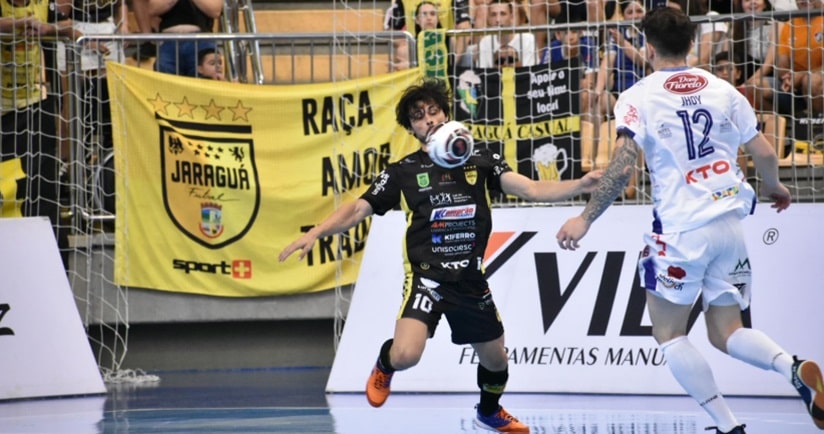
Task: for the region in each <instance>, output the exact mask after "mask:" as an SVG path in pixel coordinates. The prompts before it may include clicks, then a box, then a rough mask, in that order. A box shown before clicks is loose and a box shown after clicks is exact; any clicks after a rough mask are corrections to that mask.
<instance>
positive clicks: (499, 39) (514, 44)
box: [478, 0, 538, 68]
mask: <svg viewBox="0 0 824 434" xmlns="http://www.w3.org/2000/svg"><path fill="white" fill-rule="evenodd" d="M488 8H489V11H488V14H489V15H488V16H487V26H488V27H495V28H498V29H500V31H498V32H497V33H494V34H489V35H485V36H484V37H483V38H481V41H480V42H479V43H478V67H479V68H494V67H503V66H511V67H516V66H532V65H535V64H536V63H538V62H537V61H538V56H537V52H536V51H535V36H534V35H532V34H531V33H516V32H513V31H511V30H509V31H507V30H505V29H506V28H507V27H513V25H514V16H513V7H512V3H510V2H509V1H507V0H493V1H492V3H491V4H490V5H489V6H488Z"/></svg>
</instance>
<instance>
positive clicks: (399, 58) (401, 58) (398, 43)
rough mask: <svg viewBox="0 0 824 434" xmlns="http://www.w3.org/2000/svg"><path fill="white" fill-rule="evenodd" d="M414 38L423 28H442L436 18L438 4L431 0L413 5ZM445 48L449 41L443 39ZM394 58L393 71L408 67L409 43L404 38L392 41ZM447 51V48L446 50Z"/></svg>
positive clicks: (418, 35)
mask: <svg viewBox="0 0 824 434" xmlns="http://www.w3.org/2000/svg"><path fill="white" fill-rule="evenodd" d="M414 17H415V32H414V33H413V34H414V35H415V39H416V40H417V39H418V38H419V37H420V35H421V32H422V31H424V30H435V29H440V28H442V26H441V21H440V19H439V18H438V5H436V4H435V3H434V2H431V1H428V0H427V1H422V2H420V3H418V6H417V7H415V15H414ZM445 42H446V46H447V49H448V47H449V41H445ZM393 45H394V52H395V58H394V59H393V61H392V65H391V67H392V68H391V69H392V70H393V71H397V70H401V69H406V68H409V44H408V43H407V40H406V39H396V40H395V41H393ZM447 51H448V50H447Z"/></svg>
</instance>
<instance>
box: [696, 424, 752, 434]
mask: <svg viewBox="0 0 824 434" xmlns="http://www.w3.org/2000/svg"><path fill="white" fill-rule="evenodd" d="M746 427H747V425H745V424H742V425H738V426H737V427H735V428H733V429H732V431H727V432H723V431H721V430H720V429H718V427H714V426H708V427H706V428H704V431H709V430H711V429H714V430H715V434H747V432H746V431H744V428H746Z"/></svg>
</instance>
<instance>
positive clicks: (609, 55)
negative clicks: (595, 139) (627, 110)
mask: <svg viewBox="0 0 824 434" xmlns="http://www.w3.org/2000/svg"><path fill="white" fill-rule="evenodd" d="M619 7H620V10H621V18H622V19H623V20H624V21H640V20H641V19H642V18H644V14H645V13H646V10H645V8H644V4H643V3H642V2H641V1H640V0H625V1H622V2H621V3H620V4H619ZM608 31H609V39H608V41H607V47H606V52H605V53H604V57H603V58H602V59H601V62H600V65H598V75H597V77H596V80H595V92H594V94H595V95H594V98H593V104H594V107H593V108H594V109H595V112H594V113H595V114H596V115H598V116H597V117H596V119H597V118H598V117H600V116H604V115H607V114H610V113H612V107H613V106H614V105H615V100H616V99H617V98H618V95H619V94H620V93H621V92H623V91H625V90H627V89H629V88H630V87H632V85H634V84H635V83H636V82H637V81H638V80H640V79H641V78H642V77H644V76H645V75H646V51H645V47H644V35H643V33H641V31H639V30H638V29H637V28H636V27H635V26H634V25H628V26H620V27H617V28H615V27H611V28H609V29H608ZM596 125H597V123H596Z"/></svg>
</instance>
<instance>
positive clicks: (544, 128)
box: [0, 0, 824, 381]
mask: <svg viewBox="0 0 824 434" xmlns="http://www.w3.org/2000/svg"><path fill="white" fill-rule="evenodd" d="M397 1H401V0H397ZM689 1H692V0H689ZM403 3H404V5H405V8H406V9H405V11H404V13H403V14H401V15H400V16H403V17H404V19H405V25H406V27H405V29H406V31H407V32H409V33H411V34H412V41H411V42H410V38H409V37H408V36H405V35H404V34H403V33H399V31H400V30H398V29H400V28H401V27H402V26H400V25H399V24H398V22H397V16H395V18H393V15H392V11H389V13H387V10H388V9H389V8H390V5H391V3H390V2H388V1H375V0H359V1H347V2H342V1H330V2H329V3H328V5H326V4H325V5H323V6H322V7H317V8H315V9H313V8H309V7H304V6H301V5H300V4H299V3H295V4H294V5H292V6H293V7H290V8H285V7H283V5H282V4H281V3H280V2H278V3H277V4H272V5H267V4H257V3H256V4H254V5H250V8H239V9H236V10H230V9H227V16H226V17H224V20H223V22H222V24H221V25H222V26H223V27H222V28H223V29H226V30H229V31H230V32H231V33H232V34H229V35H227V34H225V33H223V34H221V35H220V36H216V37H215V43H216V44H218V46H219V47H221V49H222V50H223V54H224V56H225V63H226V73H227V76H229V78H230V79H233V80H234V81H238V82H241V83H249V84H257V85H261V86H265V85H269V84H296V85H297V84H306V83H328V84H331V85H333V86H334V85H335V84H336V83H342V82H345V81H348V80H351V79H357V78H363V77H370V76H378V75H383V74H387V73H389V72H391V71H392V70H394V69H398V68H407V67H415V65H420V68H421V74H422V75H434V76H440V77H443V78H444V79H446V80H448V82H449V84H450V86H451V89H452V91H453V92H454V99H453V103H454V105H453V107H452V110H453V113H454V117H455V118H456V119H457V120H460V121H462V122H464V123H466V124H467V125H468V126H469V127H470V129H471V130H472V132H473V135H474V136H475V138H476V142H477V143H478V144H479V146H489V147H491V148H493V149H495V150H496V151H498V152H501V153H502V154H503V155H504V156H505V157H506V158H507V160H508V161H509V162H510V165H511V166H512V167H513V169H515V170H517V171H518V172H520V173H523V174H524V175H526V176H529V177H530V178H533V179H574V178H576V177H580V176H582V175H583V174H585V173H587V172H588V171H590V170H593V169H595V168H600V167H604V166H605V165H606V164H607V162H608V161H609V158H610V156H611V154H612V152H613V151H614V136H615V134H614V133H615V131H614V121H613V120H612V119H611V113H610V109H609V107H610V103H611V102H612V101H613V100H611V99H610V95H612V96H613V97H614V96H615V89H619V88H620V86H617V85H616V80H619V78H620V77H623V76H624V75H625V74H626V73H627V71H626V69H627V68H628V67H629V66H627V64H626V63H621V62H618V61H617V60H618V59H624V60H626V59H628V58H629V56H630V54H629V53H628V51H629V49H628V48H627V52H624V51H623V48H625V44H629V45H632V44H635V46H636V47H637V48H642V47H643V45H642V44H639V41H640V38H641V32H640V31H639V29H638V27H637V24H638V22H637V20H627V19H625V18H624V16H623V15H622V14H623V13H626V9H623V10H622V7H623V5H619V4H617V3H616V2H610V1H606V2H603V6H604V11H603V14H602V16H600V17H599V18H597V19H591V20H590V21H586V20H580V19H575V18H574V17H575V16H576V15H575V13H574V11H572V10H570V11H567V12H565V13H566V14H567V16H569V19H566V20H563V19H557V18H556V19H555V21H554V22H553V20H552V19H547V16H543V17H542V16H541V14H545V15H548V14H550V13H553V14H555V13H556V12H557V11H552V10H551V8H550V7H548V6H547V7H544V8H543V9H542V8H541V7H535V4H536V3H540V2H532V3H533V7H528V3H529V2H522V1H516V2H514V4H513V6H512V11H513V18H512V21H511V22H509V23H508V24H507V26H508V28H494V24H492V26H493V27H490V23H491V21H489V20H490V18H489V16H488V14H487V12H488V10H486V9H485V8H484V6H483V4H485V3H487V2H481V1H469V2H467V3H466V5H467V6H466V9H465V10H454V9H452V8H451V4H452V1H448V0H444V1H440V0H439V1H436V2H433V4H435V5H436V6H437V9H438V17H439V18H440V19H441V20H443V21H442V22H441V27H440V30H442V31H439V30H436V31H434V32H423V31H422V32H421V35H423V36H422V37H416V36H417V35H415V31H414V27H415V23H416V18H417V16H416V15H415V12H416V10H417V9H418V6H417V3H418V2H413V1H403ZM455 3H460V2H455ZM561 3H569V4H570V5H571V9H576V8H578V6H576V5H577V3H576V2H561ZM579 3H580V5H584V2H579ZM629 3H632V2H629ZM733 3H737V2H733ZM812 3H814V4H816V5H818V6H819V7H820V2H819V3H815V2H812ZM95 5H97V7H101V8H103V9H107V8H108V10H109V11H110V12H111V16H112V20H111V22H109V21H106V22H105V23H102V24H101V23H96V25H89V26H88V27H85V28H83V30H85V31H86V32H87V36H86V37H84V40H83V41H84V42H85V45H82V46H78V45H77V44H75V43H74V41H71V40H67V39H63V40H62V41H63V42H64V43H65V44H62V46H61V44H58V43H57V42H58V41H57V40H55V39H48V38H41V37H33V36H28V35H23V34H17V35H3V37H2V48H3V51H2V52H3V53H9V52H14V49H12V48H11V47H17V46H22V45H26V46H29V45H32V44H33V45H37V46H41V47H42V50H41V51H40V53H42V56H43V65H45V68H44V70H43V74H42V77H41V75H40V69H39V68H38V67H37V64H32V63H31V62H21V61H20V59H16V61H17V63H15V59H6V58H3V67H2V86H3V89H2V92H3V123H2V137H3V143H2V153H1V154H0V157H2V158H0V160H1V161H0V205H2V208H0V209H2V216H3V217H14V216H20V215H48V216H50V217H51V218H52V221H53V223H54V226H55V228H56V232H57V234H58V239H59V240H60V246H61V249H62V251H63V252H64V259H65V261H66V265H67V270H68V276H69V279H70V283H71V285H72V289H73V291H74V294H75V297H76V300H77V304H78V308H79V310H80V313H81V317H82V319H83V321H84V324H85V325H86V327H87V332H88V335H89V339H90V341H91V342H92V343H93V347H94V350H95V353H96V356H97V359H98V363H99V365H100V368H101V371H102V372H103V373H104V374H105V375H106V378H107V380H108V381H121V380H126V381H130V379H132V380H133V379H134V378H137V379H138V380H137V381H141V380H145V379H148V380H150V381H151V380H153V379H152V377H147V376H144V375H142V374H143V373H141V372H130V371H127V370H124V369H123V361H124V358H125V355H126V354H127V351H128V343H129V325H130V318H129V288H128V287H124V286H120V285H118V284H116V283H115V281H114V278H113V274H114V273H113V269H114V251H115V248H116V247H117V246H115V242H114V239H115V237H114V231H115V227H116V225H117V222H118V220H117V216H116V215H115V206H114V203H115V198H116V197H118V196H121V197H122V196H123V195H127V194H129V192H128V191H115V189H114V177H115V172H114V170H115V166H114V157H113V153H112V152H113V149H112V142H111V134H112V131H111V111H112V110H121V109H122V107H112V106H110V102H111V101H110V98H109V94H108V91H107V83H106V76H105V68H104V67H103V66H102V65H103V61H104V57H107V58H108V59H109V60H111V61H114V62H118V63H127V64H130V65H136V66H140V67H148V68H150V66H149V65H151V63H150V62H151V60H147V59H141V60H139V61H138V60H135V59H133V58H131V57H130V56H129V55H127V53H129V54H131V52H132V51H133V49H134V47H135V45H136V44H137V43H139V42H145V41H150V40H153V39H154V38H153V37H152V36H151V35H132V36H121V35H118V34H117V33H116V29H117V28H118V26H117V24H115V23H118V24H120V25H121V26H122V25H127V26H129V27H130V30H131V32H133V33H134V32H137V30H136V28H135V27H134V21H133V19H132V20H130V19H129V17H130V16H129V15H126V16H125V17H124V16H120V15H119V9H118V7H117V6H116V5H115V4H110V5H108V6H103V5H101V4H100V3H96V4H95ZM639 5H641V6H645V7H647V8H649V7H650V6H652V5H650V4H642V3H639ZM767 5H768V6H771V5H769V3H767ZM538 6H540V5H538ZM684 6H685V7H687V6H689V4H688V2H686V0H685V3H684ZM772 6H775V5H772ZM779 6H780V8H786V5H783V4H782V5H779ZM86 7H90V6H88V5H87V6H83V7H77V6H75V7H74V8H75V9H72V8H69V9H68V10H65V11H62V13H63V14H64V16H71V14H72V13H76V14H77V16H76V20H75V21H77V22H82V21H83V20H82V19H80V18H81V17H82V16H83V14H82V13H81V12H83V8H86ZM578 9H580V8H578ZM576 10H577V9H576ZM418 12H420V11H418ZM249 13H251V14H252V15H253V17H254V18H253V19H252V17H251V16H250V15H248V14H249ZM467 17H468V20H469V21H468V22H469V23H470V24H471V27H470V28H469V29H465V28H458V29H456V25H455V21H457V20H466V19H467ZM579 18H580V17H579ZM693 19H694V20H695V21H696V22H698V23H699V24H701V25H700V26H699V27H700V28H702V29H703V30H702V34H704V33H711V34H713V35H717V36H713V37H717V39H713V41H712V42H711V44H710V45H700V46H701V47H704V48H703V49H709V50H711V51H712V52H711V53H710V54H711V55H710V56H704V57H701V56H702V55H703V54H706V53H705V52H700V51H699V52H698V53H696V57H698V58H699V59H709V60H708V61H707V62H708V63H707V64H706V65H705V67H707V68H708V69H710V70H712V71H713V72H715V73H723V72H724V68H725V67H724V65H725V64H730V65H731V66H732V67H735V68H731V69H739V70H741V72H742V77H744V78H743V80H744V81H743V84H741V83H736V85H737V86H741V91H742V92H743V93H745V94H746V95H747V96H748V97H749V98H750V100H751V101H752V103H753V105H754V109H755V110H756V111H757V113H758V116H759V119H760V120H761V122H762V124H763V125H762V131H764V133H765V134H766V135H767V138H768V139H769V140H770V141H771V143H772V144H773V145H774V146H775V147H776V151H777V152H778V154H779V157H780V160H781V163H780V174H781V178H782V180H783V181H784V182H785V183H786V184H787V185H788V186H789V187H790V189H791V192H792V193H793V196H794V201H795V202H814V203H817V202H821V201H822V198H824V192H823V191H822V182H824V179H822V176H824V169H822V167H824V165H823V164H824V163H823V162H822V155H824V153H823V151H824V149H823V148H824V118H822V117H821V110H820V109H819V108H818V107H819V106H818V105H817V104H820V101H819V100H820V98H821V95H822V92H821V83H820V74H819V76H818V81H816V79H815V78H814V77H813V78H811V79H808V80H806V81H804V80H802V79H799V81H798V83H795V82H793V83H791V84H790V88H791V89H789V91H787V87H786V86H782V83H783V81H784V79H783V78H782V75H780V74H782V72H781V71H780V70H779V69H777V68H776V66H778V63H777V59H778V58H780V57H781V56H780V55H779V54H781V53H784V54H787V53H789V55H790V56H791V58H792V59H793V61H797V62H800V64H803V63H804V61H806V62H807V64H810V63H815V62H816V61H817V62H820V59H821V50H822V48H821V43H822V42H821V38H820V37H819V36H820V35H821V24H820V22H821V20H822V19H823V18H822V9H820V8H818V9H811V10H809V11H786V10H780V9H779V7H769V8H767V9H766V10H763V11H743V10H741V11H739V10H729V11H722V12H721V13H719V14H718V15H713V16H706V15H703V14H702V15H693ZM462 22H466V21H462ZM418 25H420V24H418ZM816 26H818V27H816ZM458 27H461V26H458ZM722 27H723V28H724V29H725V30H723V31H721V32H713V30H717V29H720V28H722ZM707 29H709V30H707ZM816 29H817V30H816ZM393 30H394V31H395V32H393V33H390V32H391V31H393ZM705 30H707V31H705ZM513 32H515V33H527V34H531V35H534V36H535V38H534V39H535V47H536V48H535V52H534V53H533V59H532V61H531V63H533V65H532V66H523V65H524V62H525V61H526V58H527V57H528V56H527V53H524V52H520V51H519V50H515V53H514V54H513V55H512V56H498V57H495V58H494V59H493V61H494V63H493V64H492V65H491V66H490V67H488V68H481V67H479V64H478V62H479V61H480V59H481V52H482V51H483V46H482V44H481V39H482V38H483V37H484V36H492V37H494V38H499V39H500V38H508V36H507V35H509V34H511V33H513ZM619 35H620V36H619ZM802 35H803V36H804V37H807V36H809V38H808V39H807V40H808V45H809V47H806V51H804V49H805V47H803V46H799V44H797V43H793V44H789V45H791V46H788V44H787V43H785V42H782V41H786V40H798V38H801V37H802ZM221 38H222V39H221ZM770 38H774V39H770ZM793 38H795V39H793ZM553 41H556V42H553ZM89 42H92V43H97V42H100V43H105V44H107V47H108V48H107V50H108V55H107V56H101V55H100V54H99V52H93V51H89V46H90V44H89ZM171 42H174V41H171ZM782 44H783V45H782ZM524 46H526V45H521V46H518V47H514V48H518V49H521V48H523V47H524ZM544 47H549V49H548V50H546V52H544V51H542V49H543V48H544ZM553 47H556V48H555V49H553ZM706 47H709V48H706ZM782 47H783V48H782ZM770 50H774V51H773V54H772V55H770V54H768V53H770ZM32 52H33V51H32ZM722 52H726V53H727V54H726V55H727V56H728V57H719V53H722ZM6 55H7V54H3V56H6ZM622 56H623V57H622ZM770 56H771V57H770ZM805 56H806V57H805ZM510 57H511V59H509V58H510ZM767 58H771V59H773V62H774V63H773V65H774V66H773V70H772V71H771V72H768V73H766V74H764V80H760V79H759V77H760V76H758V75H757V74H758V73H757V71H758V69H757V68H756V67H757V65H759V63H758V62H761V65H763V64H764V62H765V61H766V59H767ZM509 61H512V62H513V63H514V64H508V62H509ZM725 62H726V63H725ZM635 66H636V67H637V69H638V71H639V72H637V74H638V76H637V77H635V79H639V78H640V76H642V75H643V73H644V71H646V70H647V65H645V64H644V63H643V61H641V62H640V64H638V65H635ZM630 72H631V71H630ZM599 74H602V77H601V78H602V82H601V83H600V84H599ZM622 74H624V75H622ZM796 77H800V75H796ZM15 80H28V81H27V82H26V83H20V82H19V81H15ZM739 80H740V79H739ZM24 84H25V86H24ZM616 86H617V87H616ZM816 86H818V87H816ZM23 87H25V88H26V89H27V90H26V91H23V90H21V89H22V88H23ZM391 87H392V86H387V88H391ZM768 91H773V92H772V95H768V94H769V93H770V92H768ZM816 92H817V93H816ZM769 98H771V99H769ZM11 101H14V102H15V104H16V106H10V105H9V104H10V102H11ZM373 109H374V110H385V111H394V107H393V106H392V105H391V104H387V105H386V106H382V107H374V108H373ZM370 128H374V129H376V131H377V130H379V129H393V128H395V126H394V125H374V126H371V127H370ZM336 137H338V138H336V139H335V140H333V141H332V142H330V143H329V146H330V147H331V148H332V149H333V151H332V153H333V154H335V153H336V152H338V151H335V149H338V148H339V149H347V148H346V143H345V140H346V137H345V136H336ZM21 138H22V139H21ZM20 140H23V142H22V143H24V144H23V145H21V144H19V143H21V142H20ZM336 140H337V141H336ZM343 157H344V158H347V157H346V156H343ZM739 164H740V165H741V166H742V168H746V169H745V170H746V173H747V177H748V180H749V181H750V182H752V183H753V184H754V185H755V186H756V187H757V186H758V183H759V178H758V174H757V173H756V172H755V171H754V169H753V168H752V166H751V162H750V160H749V159H748V157H747V156H746V155H742V156H741V159H740V160H739ZM649 187H650V186H649V180H648V176H647V174H646V172H645V167H644V164H643V162H642V161H639V164H638V167H637V171H636V174H635V176H634V177H633V179H632V181H631V182H630V184H629V185H627V188H626V189H625V191H624V194H622V196H621V198H620V201H621V204H622V205H635V204H642V205H649V204H650V203H651V197H650V195H649V191H650V188H649ZM358 194H359V191H349V190H347V191H343V192H341V193H339V194H336V195H335V201H336V203H342V202H345V201H348V200H351V199H353V198H354V197H357V195H358ZM26 197H29V198H30V200H28V201H26V200H25V198H26ZM584 200H585V197H578V198H574V199H571V200H569V201H565V202H563V203H560V204H557V203H556V204H552V206H569V205H581V204H583V203H584ZM495 206H496V207H523V206H548V204H530V203H522V202H520V201H517V200H514V199H513V198H510V197H505V196H500V197H497V198H495ZM321 217H322V216H319V217H318V219H320V218H321ZM118 230H122V231H123V232H124V233H126V234H128V233H129V231H130V228H129V227H119V228H118ZM126 236H127V237H128V235H126ZM349 261H351V260H349ZM357 265H358V264H357V263H347V262H346V261H342V262H341V265H340V266H341V267H357ZM335 291H336V294H337V304H336V309H335V310H336V312H335V316H336V321H335V324H336V336H339V335H340V330H341V328H342V325H343V323H344V322H345V317H346V309H347V306H348V294H349V293H350V291H351V288H350V287H349V285H343V284H341V285H338V286H337V287H336V288H335ZM0 297H2V295H0ZM0 302H2V300H0Z"/></svg>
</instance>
